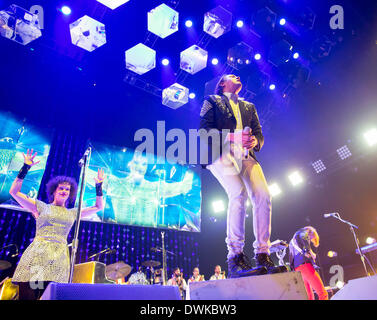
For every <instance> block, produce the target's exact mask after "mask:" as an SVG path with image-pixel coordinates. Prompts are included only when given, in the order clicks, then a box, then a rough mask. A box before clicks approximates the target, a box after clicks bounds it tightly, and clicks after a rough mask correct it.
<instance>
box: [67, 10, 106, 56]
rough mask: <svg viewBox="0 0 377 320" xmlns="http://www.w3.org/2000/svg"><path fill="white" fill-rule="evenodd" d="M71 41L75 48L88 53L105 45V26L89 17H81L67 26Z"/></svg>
mask: <svg viewBox="0 0 377 320" xmlns="http://www.w3.org/2000/svg"><path fill="white" fill-rule="evenodd" d="M69 29H70V32H71V40H72V43H73V44H74V45H75V46H78V47H80V48H82V49H85V50H87V51H89V52H92V51H94V50H95V49H97V48H99V47H101V46H103V45H104V44H105V43H106V31H105V25H104V24H103V23H101V22H99V21H97V20H94V19H93V18H91V17H89V16H86V15H85V16H83V17H82V18H80V19H78V20H77V21H75V22H73V23H71V24H70V25H69Z"/></svg>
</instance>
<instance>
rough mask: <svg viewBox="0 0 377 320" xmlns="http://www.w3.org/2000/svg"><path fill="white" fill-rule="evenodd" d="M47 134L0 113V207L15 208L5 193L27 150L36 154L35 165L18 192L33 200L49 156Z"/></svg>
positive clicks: (49, 138) (48, 135) (48, 136)
mask: <svg viewBox="0 0 377 320" xmlns="http://www.w3.org/2000/svg"><path fill="white" fill-rule="evenodd" d="M50 144H51V132H45V131H41V130H40V129H37V128H35V127H33V126H32V125H29V124H27V123H24V122H22V121H19V120H17V119H16V118H14V117H13V116H12V115H11V114H10V113H0V188H1V189H0V203H1V204H2V205H7V204H16V203H15V202H14V201H13V200H12V198H11V196H10V194H9V189H10V187H11V185H12V183H13V181H14V179H15V178H16V177H17V174H18V172H19V170H20V169H21V167H22V165H23V163H24V158H23V156H22V153H23V152H24V153H25V154H26V151H27V149H33V150H34V152H37V156H36V158H35V160H36V161H38V160H39V161H40V163H38V164H37V165H35V166H33V167H32V168H31V169H30V171H29V173H28V174H27V176H26V178H25V180H24V182H23V184H22V191H23V192H25V193H26V194H27V195H28V196H29V197H31V198H34V199H35V198H36V197H37V195H38V190H39V186H40V183H41V180H42V176H43V173H44V171H45V168H46V162H47V157H48V155H49V152H50Z"/></svg>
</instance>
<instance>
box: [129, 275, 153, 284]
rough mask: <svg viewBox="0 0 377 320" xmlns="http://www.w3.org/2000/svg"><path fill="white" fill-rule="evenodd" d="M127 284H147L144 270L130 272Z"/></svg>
mask: <svg viewBox="0 0 377 320" xmlns="http://www.w3.org/2000/svg"><path fill="white" fill-rule="evenodd" d="M128 284H149V281H148V280H147V277H146V276H145V274H144V272H136V273H133V274H131V276H130V278H129V279H128Z"/></svg>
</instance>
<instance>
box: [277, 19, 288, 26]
mask: <svg viewBox="0 0 377 320" xmlns="http://www.w3.org/2000/svg"><path fill="white" fill-rule="evenodd" d="M286 22H287V21H286V20H285V19H284V18H281V19H280V21H279V23H280V25H281V26H284V25H285V23H286Z"/></svg>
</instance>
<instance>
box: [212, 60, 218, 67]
mask: <svg viewBox="0 0 377 320" xmlns="http://www.w3.org/2000/svg"><path fill="white" fill-rule="evenodd" d="M211 62H212V64H213V65H214V66H216V65H217V64H218V63H219V60H218V59H217V58H213V59H212V61H211Z"/></svg>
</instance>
